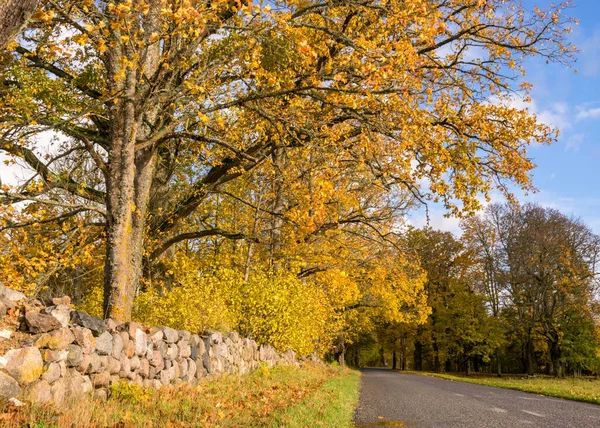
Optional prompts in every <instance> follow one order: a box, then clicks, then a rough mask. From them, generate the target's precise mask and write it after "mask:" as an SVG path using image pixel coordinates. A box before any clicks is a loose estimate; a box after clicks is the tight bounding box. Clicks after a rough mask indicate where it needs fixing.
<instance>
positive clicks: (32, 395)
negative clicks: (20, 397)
mask: <svg viewBox="0 0 600 428" xmlns="http://www.w3.org/2000/svg"><path fill="white" fill-rule="evenodd" d="M26 396H27V398H29V400H31V401H32V402H34V403H38V404H44V403H48V402H49V401H51V400H52V388H51V387H50V384H49V383H48V382H47V381H45V380H39V381H37V382H35V383H34V384H32V385H31V386H30V387H29V388H27V393H26Z"/></svg>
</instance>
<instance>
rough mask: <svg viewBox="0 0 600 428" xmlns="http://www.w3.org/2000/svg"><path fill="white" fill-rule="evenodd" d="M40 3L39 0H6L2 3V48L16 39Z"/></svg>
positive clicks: (0, 25) (0, 18)
mask: <svg viewBox="0 0 600 428" xmlns="http://www.w3.org/2000/svg"><path fill="white" fill-rule="evenodd" d="M38 3H39V0H4V1H3V2H2V4H0V49H3V48H4V47H6V45H7V44H8V43H9V42H10V41H12V40H13V39H14V37H15V36H16V35H17V33H18V32H19V31H20V30H21V29H22V28H23V26H24V25H25V23H26V22H27V19H29V17H30V16H31V15H32V14H33V12H34V11H35V8H36V7H37V5H38Z"/></svg>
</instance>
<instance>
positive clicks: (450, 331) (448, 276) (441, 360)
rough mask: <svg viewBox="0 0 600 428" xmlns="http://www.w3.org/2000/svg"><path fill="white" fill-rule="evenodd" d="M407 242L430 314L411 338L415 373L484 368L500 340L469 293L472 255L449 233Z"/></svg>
mask: <svg viewBox="0 0 600 428" xmlns="http://www.w3.org/2000/svg"><path fill="white" fill-rule="evenodd" d="M409 236H410V237H409V242H410V243H411V247H412V248H413V249H414V251H415V252H416V253H417V254H418V255H419V258H420V260H421V264H422V266H423V269H424V271H425V273H426V275H427V281H426V284H425V291H426V292H427V295H428V305H429V306H430V307H431V314H430V315H429V317H428V319H427V321H426V322H425V323H423V324H422V325H420V326H418V327H417V333H416V335H415V336H414V339H415V346H414V352H415V354H414V361H415V368H416V369H417V370H421V369H422V366H423V362H424V361H425V360H427V361H428V362H429V364H428V365H427V366H428V367H429V368H430V369H432V370H434V371H436V372H440V371H442V369H445V370H446V371H449V370H450V368H451V366H452V364H454V366H455V367H465V368H466V370H467V372H469V371H470V370H471V367H472V364H473V363H475V364H478V363H479V362H486V363H487V362H489V360H490V354H491V353H492V352H493V351H494V350H495V349H496V347H497V345H498V343H499V341H500V336H499V334H498V333H499V332H498V330H497V329H496V328H494V325H493V323H491V322H490V320H489V316H488V314H487V312H486V310H485V307H484V305H483V300H482V297H481V295H480V294H479V293H477V292H476V290H475V289H474V287H473V275H472V273H473V266H474V265H475V263H474V260H473V253H472V251H471V250H470V248H469V247H467V246H465V245H464V244H463V243H462V242H461V241H460V240H459V239H457V238H456V237H454V236H453V235H452V234H451V233H450V232H441V231H436V230H433V229H431V228H425V229H415V230H411V231H410V232H409Z"/></svg>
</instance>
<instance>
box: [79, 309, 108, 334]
mask: <svg viewBox="0 0 600 428" xmlns="http://www.w3.org/2000/svg"><path fill="white" fill-rule="evenodd" d="M71 322H72V323H73V324H77V325H79V326H81V327H85V328H87V329H89V330H91V331H92V334H93V335H94V336H100V335H101V334H102V333H104V332H105V331H106V325H104V321H102V320H101V319H100V318H98V317H94V316H91V315H88V314H86V313H85V312H80V311H73V312H71Z"/></svg>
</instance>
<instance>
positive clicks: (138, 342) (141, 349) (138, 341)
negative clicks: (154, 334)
mask: <svg viewBox="0 0 600 428" xmlns="http://www.w3.org/2000/svg"><path fill="white" fill-rule="evenodd" d="M147 349H148V345H147V342H146V333H144V332H143V331H142V329H139V328H138V329H136V330H135V353H136V355H138V356H140V357H141V356H143V355H144V354H145V353H146V350H147Z"/></svg>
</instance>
